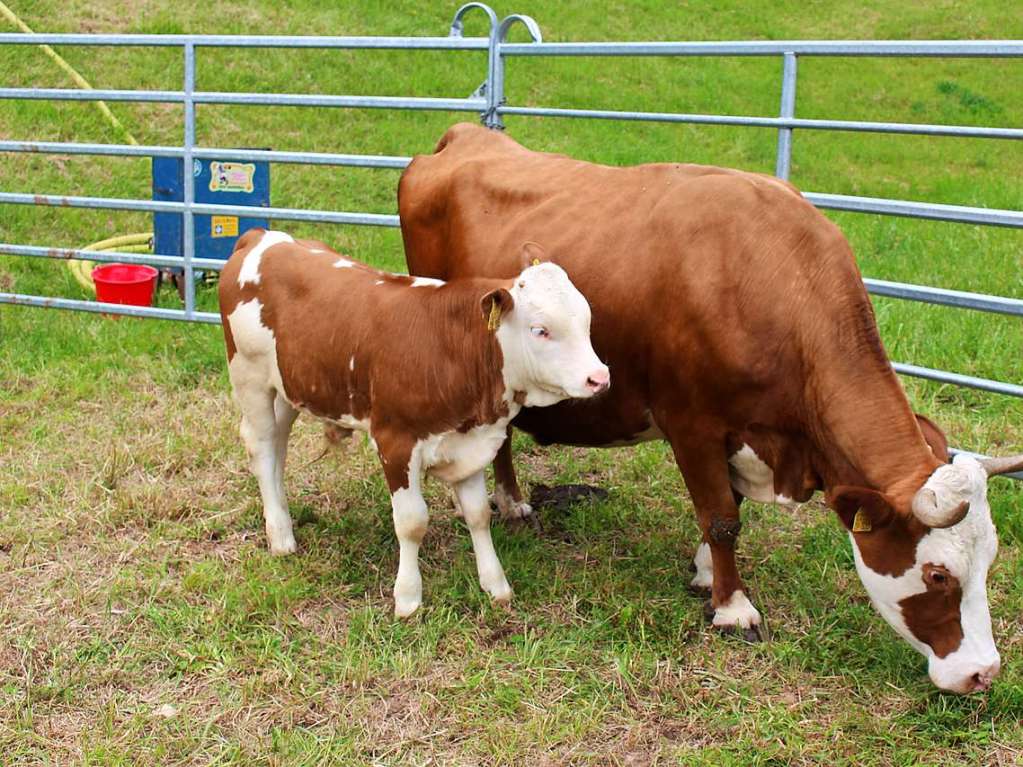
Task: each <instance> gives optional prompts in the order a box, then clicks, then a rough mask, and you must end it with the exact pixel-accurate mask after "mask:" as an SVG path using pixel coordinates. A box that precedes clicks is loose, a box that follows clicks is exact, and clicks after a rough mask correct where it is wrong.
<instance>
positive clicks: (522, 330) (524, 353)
mask: <svg viewBox="0 0 1023 767" xmlns="http://www.w3.org/2000/svg"><path fill="white" fill-rule="evenodd" d="M480 306H481V308H482V310H483V314H484V316H486V317H487V320H488V322H489V323H490V327H491V329H493V330H495V331H496V334H497V341H498V344H500V347H501V353H502V355H503V357H504V379H505V382H506V384H507V385H508V387H509V388H511V389H512V390H514V391H516V392H525V395H526V396H525V402H524V404H526V405H528V406H530V407H543V406H545V405H553V404H554V403H556V402H560V401H561V400H563V399H568V398H570V397H592V396H593V395H595V394H600V393H601V392H603V391H605V390H606V389H607V388H608V387H609V386H610V385H611V375H610V372H609V371H608V369H607V365H605V364H604V363H603V362H601V361H600V360H599V359H598V358H597V355H596V353H595V352H594V351H593V347H592V346H591V345H590V305H589V304H588V303H587V302H586V299H585V298H583V295H582V293H580V292H579V291H578V290H577V289H576V287H575V286H574V285H573V284H572V282H571V281H570V280H569V279H568V275H567V274H565V271H564V270H563V269H562V268H561V267H560V266H557V265H556V264H552V263H539V264H536V265H534V266H530V267H527V268H526V269H525V270H524V271H523V272H522V273H521V274H520V275H519V276H518V277H516V278H515V281H514V282H513V283H512V286H511V288H508V289H505V288H498V289H497V290H492V291H490V292H489V293H487V294H486V295H485V296H483V298H482V300H481V301H480Z"/></svg>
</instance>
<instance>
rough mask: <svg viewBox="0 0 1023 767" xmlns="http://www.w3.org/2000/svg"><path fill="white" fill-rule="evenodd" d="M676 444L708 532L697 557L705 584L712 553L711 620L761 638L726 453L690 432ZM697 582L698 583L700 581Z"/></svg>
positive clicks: (718, 625) (754, 638)
mask: <svg viewBox="0 0 1023 767" xmlns="http://www.w3.org/2000/svg"><path fill="white" fill-rule="evenodd" d="M694 445H696V447H697V449H694V447H693V446H694ZM672 448H673V449H674V451H675V459H676V461H677V462H678V464H679V468H680V469H681V470H682V475H683V477H684V479H685V481H686V486H687V487H688V488H689V494H690V495H691V496H692V499H693V505H694V506H695V507H696V515H697V519H698V521H699V523H700V529H701V531H702V533H703V543H702V544H701V546H700V549H698V550H697V554H696V559H695V563H696V565H697V578H699V579H700V581H701V585H702V583H705V582H706V575H707V567H706V566H707V555H708V554H709V557H710V584H709V585H710V589H711V598H710V608H711V609H710V612H711V614H712V617H711V623H712V624H713V625H714V627H715V628H717V629H720V630H722V631H726V632H738V633H740V634H741V635H742V636H743V637H744V638H745V639H747V640H748V641H757V640H759V639H760V623H761V618H760V612H759V611H758V610H757V608H755V607H754V606H753V604H752V603H751V602H750V601H749V598H748V597H747V596H746V589H745V586H744V585H743V582H742V578H741V577H739V571H738V568H737V567H736V565H735V546H736V543H737V541H738V538H739V531H740V529H741V527H742V524H741V522H740V520H739V506H738V504H737V503H736V498H735V496H734V495H733V493H732V488H731V485H730V483H729V479H728V464H727V462H726V461H725V460H724V458H722V456H724V454H725V450H724V446H723V445H722V449H721V451H715V450H713V449H711V447H710V446H708V445H707V444H700V443H699V441H693V440H692V434H691V433H690V434H689V435H686V437H685V438H684V439H681V440H679V441H678V442H677V443H676V442H674V441H673V442H672ZM704 547H706V548H704ZM701 565H702V566H703V573H702V576H703V577H702V578H701V577H700V576H701V572H700V569H701ZM696 580H697V579H694V582H693V585H697V583H696Z"/></svg>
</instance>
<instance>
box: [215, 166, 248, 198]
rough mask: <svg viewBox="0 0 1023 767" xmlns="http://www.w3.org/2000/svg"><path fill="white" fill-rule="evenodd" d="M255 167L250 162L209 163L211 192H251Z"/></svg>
mask: <svg viewBox="0 0 1023 767" xmlns="http://www.w3.org/2000/svg"><path fill="white" fill-rule="evenodd" d="M255 175H256V166H255V165H253V164H252V163H251V162H217V161H213V162H211V163H210V191H211V192H251V191H252V189H253V186H252V178H253V176H255Z"/></svg>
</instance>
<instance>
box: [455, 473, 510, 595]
mask: <svg viewBox="0 0 1023 767" xmlns="http://www.w3.org/2000/svg"><path fill="white" fill-rule="evenodd" d="M455 495H456V496H457V497H458V504H459V506H461V508H462V514H463V516H464V517H465V524H466V526H467V527H468V528H469V535H470V536H471V537H472V548H473V551H474V552H475V554H476V571H477V572H478V573H479V577H480V587H481V588H482V589H483V590H484V591H485V592H487V593H488V594H490V596H491V597H493V599H494V601H496V602H500V603H502V604H507V603H508V602H509V601H510V600H511V597H512V590H511V586H509V585H508V580H507V578H505V575H504V568H503V567H501V562H500V560H499V559H498V558H497V552H496V551H494V541H493V539H491V537H490V500H489V499H488V498H487V482H486V475H485V472H483V471H479V472H477V473H476V474H473V475H472V476H471V477H469V478H468V479H465V480H462V481H461V482H458V483H456V484H455Z"/></svg>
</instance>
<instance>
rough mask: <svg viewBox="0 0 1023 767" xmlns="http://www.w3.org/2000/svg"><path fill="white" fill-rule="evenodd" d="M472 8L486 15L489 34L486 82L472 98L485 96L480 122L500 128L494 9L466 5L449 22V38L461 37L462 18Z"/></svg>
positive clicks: (470, 4) (486, 6)
mask: <svg viewBox="0 0 1023 767" xmlns="http://www.w3.org/2000/svg"><path fill="white" fill-rule="evenodd" d="M474 8H478V9H479V10H481V11H483V13H485V14H487V18H488V19H489V20H490V32H489V34H488V35H487V79H486V81H485V82H484V83H483V84H482V85H481V86H480V87H479V88H477V89H476V93H474V94H472V95H473V96H485V97H486V99H487V106H486V108H485V110H484V111H483V113H482V114H480V121H481V122H482V123H483V124H484V125H486V126H487V127H488V128H502V127H503V126H502V125H501V116H500V115H499V114H498V113H497V106H498V104H499V103H500V102H499V101H498V100H497V96H496V90H495V84H494V81H495V79H496V78H495V75H494V70H495V69H496V66H497V56H498V51H497V47H498V46H497V42H498V41H497V14H496V13H494V9H493V8H491V7H490V6H489V5H486V4H485V3H466V4H465V5H463V6H462V7H461V8H459V9H458V10H457V11H455V17H454V19H453V20H452V22H451V31H450V32H449V33H448V36H449V37H461V36H462V33H463V32H464V31H465V22H464V21H463V18H464V17H465V14H467V13H468V12H469V11H471V10H473V9H474Z"/></svg>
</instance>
